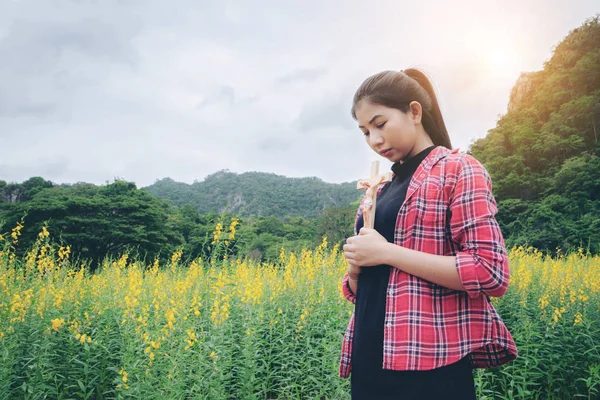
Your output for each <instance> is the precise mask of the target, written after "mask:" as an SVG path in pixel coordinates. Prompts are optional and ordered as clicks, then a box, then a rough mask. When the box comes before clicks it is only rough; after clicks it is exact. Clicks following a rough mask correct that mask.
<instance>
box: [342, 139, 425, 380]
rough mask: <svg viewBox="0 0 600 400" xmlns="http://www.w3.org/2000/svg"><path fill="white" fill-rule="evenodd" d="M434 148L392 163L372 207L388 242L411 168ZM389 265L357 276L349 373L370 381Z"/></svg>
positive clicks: (378, 364)
mask: <svg viewBox="0 0 600 400" xmlns="http://www.w3.org/2000/svg"><path fill="white" fill-rule="evenodd" d="M434 148H435V146H431V147H428V148H426V149H425V150H423V151H421V152H420V153H419V154H417V155H415V156H413V157H411V158H410V159H408V160H406V161H405V162H404V163H402V164H401V163H394V165H392V171H394V174H395V176H394V179H392V181H391V182H390V183H389V184H387V185H386V186H385V187H384V188H383V189H382V191H381V193H380V194H379V195H378V196H377V206H376V210H375V230H376V231H377V232H379V233H380V234H381V235H382V236H383V237H384V238H386V239H387V241H388V242H391V243H393V242H394V232H395V229H396V218H397V216H398V211H399V210H400V207H401V206H402V203H404V200H405V198H406V192H407V190H408V186H409V184H410V181H411V178H412V176H413V175H414V173H415V171H416V170H417V168H418V167H419V165H420V164H421V162H422V161H423V159H425V157H427V155H428V154H429V153H430V152H431V151H432V150H433V149H434ZM363 225H364V221H363V217H362V215H361V216H360V217H359V219H358V221H357V225H356V229H357V232H358V231H360V229H361V228H362V227H363ZM391 268H392V267H391V266H389V265H379V266H374V267H364V268H362V269H361V273H360V275H359V276H358V289H357V293H356V304H355V315H354V318H355V323H354V341H353V345H352V377H353V384H354V382H356V378H360V380H361V381H362V380H364V379H366V380H369V381H371V382H374V381H377V380H379V379H381V378H382V374H386V373H387V372H394V371H383V369H382V364H383V329H384V327H383V325H384V319H385V304H386V291H387V286H388V280H389V274H390V269H391Z"/></svg>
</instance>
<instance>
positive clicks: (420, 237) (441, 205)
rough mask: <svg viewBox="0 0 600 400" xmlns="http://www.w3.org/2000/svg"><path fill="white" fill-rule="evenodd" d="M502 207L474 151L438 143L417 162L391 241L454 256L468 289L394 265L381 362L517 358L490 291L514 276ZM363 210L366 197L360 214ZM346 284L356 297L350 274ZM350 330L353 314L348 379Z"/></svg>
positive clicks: (389, 365) (488, 362)
mask: <svg viewBox="0 0 600 400" xmlns="http://www.w3.org/2000/svg"><path fill="white" fill-rule="evenodd" d="M384 185H385V184H382V185H380V187H379V188H378V192H377V194H379V193H380V192H381V189H382V188H383V187H384ZM497 211H498V210H497V207H496V202H495V199H494V197H493V195H492V182H491V179H490V177H489V175H488V172H487V171H486V169H485V167H484V166H483V165H482V164H481V163H479V161H477V160H476V159H475V158H474V157H472V156H471V155H468V154H463V153H459V152H458V149H454V150H449V149H447V148H445V147H443V146H437V147H436V148H435V149H433V150H432V151H431V153H429V154H428V155H427V157H426V158H425V159H424V160H423V161H422V163H421V164H420V165H419V167H418V169H417V170H416V172H415V174H414V176H413V178H412V180H411V182H410V185H409V187H408V192H407V193H406V200H405V202H404V204H403V205H402V207H400V210H399V212H398V218H397V219H396V233H395V236H394V243H395V244H397V245H399V246H403V247H407V248H409V249H413V250H418V251H422V252H426V253H431V254H438V255H446V256H450V255H453V256H456V268H457V269H458V274H459V276H460V279H461V281H462V284H463V286H464V287H465V289H466V292H463V291H457V290H452V289H448V288H445V287H443V286H440V285H437V284H435V283H432V282H429V281H427V280H424V279H421V278H418V277H416V276H414V275H410V274H407V273H405V272H403V271H401V270H399V269H397V268H392V270H391V273H390V279H389V283H388V288H387V295H386V312H385V322H384V323H385V327H384V339H383V368H384V369H391V370H429V369H433V368H438V367H441V366H444V365H448V364H451V363H453V362H456V361H458V360H460V359H461V358H463V357H465V356H467V355H470V358H471V363H472V366H473V367H474V368H489V367H495V366H499V365H502V364H505V363H507V362H509V361H511V360H513V359H515V358H516V357H517V348H516V346H515V343H514V341H513V338H512V336H511V334H510V332H509V331H508V329H507V328H506V326H505V325H504V322H503V321H502V319H501V318H500V316H499V315H498V313H497V312H496V310H495V309H494V306H493V305H492V304H491V302H490V296H493V297H500V296H502V295H503V294H504V293H505V292H506V289H507V287H508V282H509V267H508V257H507V254H506V249H505V246H504V239H503V237H502V233H501V232H500V227H499V226H498V224H497V222H496V219H495V214H496V213H497ZM361 213H362V204H361V206H360V207H359V208H358V212H357V214H356V218H357V220H358V217H359V216H360V215H361ZM356 233H357V232H356V223H355V232H354V234H355V235H356ZM342 290H343V293H344V296H345V297H346V298H347V299H348V300H350V301H351V302H352V303H355V302H356V298H355V296H354V294H353V293H352V291H351V290H350V287H349V286H348V275H347V274H346V275H345V276H344V278H343V280H342ZM353 334H354V313H352V316H351V318H350V323H349V325H348V329H347V330H346V334H345V335H344V339H343V343H342V357H341V362H340V376H341V377H343V378H346V377H348V376H349V374H350V372H351V355H352V338H353Z"/></svg>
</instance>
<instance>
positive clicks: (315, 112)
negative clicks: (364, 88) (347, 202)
mask: <svg viewBox="0 0 600 400" xmlns="http://www.w3.org/2000/svg"><path fill="white" fill-rule="evenodd" d="M596 8H597V7H596V5H595V2H593V1H579V2H576V3H570V4H567V3H565V2H559V1H557V0H553V1H551V2H548V1H543V2H542V0H531V1H526V2H523V1H516V0H510V1H505V2H502V4H501V7H500V6H493V5H489V4H488V3H485V4H484V3H481V2H476V1H474V0H463V1H461V2H454V3H452V6H451V7H450V6H441V3H439V2H437V1H433V0H430V1H423V2H420V3H414V2H410V3H409V2H398V1H391V0H388V1H375V2H371V3H369V2H360V1H355V0H352V1H341V0H336V1H329V2H322V3H321V2H317V1H308V2H307V1H290V2H279V1H268V2H265V1H263V2H243V1H241V0H237V1H233V0H229V1H216V0H214V1H208V0H206V1H201V2H197V1H191V0H189V1H180V2H176V3H168V2H161V1H158V0H156V1H130V2H122V1H117V0H106V1H102V2H91V1H90V2H86V1H80V2H75V1H67V0H59V1H55V2H35V1H33V0H30V1H8V2H3V3H2V4H1V5H0V59H1V60H2V63H0V140H1V143H2V148H1V149H0V151H1V155H2V158H1V159H2V162H1V163H0V179H4V180H9V181H23V180H25V179H28V178H29V177H31V176H34V175H39V176H42V177H44V178H46V179H50V180H53V181H55V182H76V181H87V182H93V183H97V184H102V183H104V182H106V181H111V180H112V179H113V178H115V177H121V178H124V179H127V180H131V181H135V182H136V183H137V184H138V186H145V185H149V184H151V183H152V182H154V181H155V180H156V179H160V178H163V177H166V176H169V177H171V178H173V179H175V180H178V181H185V182H188V183H191V182H193V181H194V180H202V179H203V178H204V177H205V176H206V175H208V174H211V173H213V172H215V171H216V170H219V169H230V170H231V171H234V172H238V173H242V172H245V171H265V172H274V173H278V174H284V175H288V176H317V177H320V178H322V179H324V180H326V181H330V182H343V181H351V180H355V179H357V178H361V177H363V175H366V174H367V173H368V171H369V165H370V161H371V160H372V159H379V160H382V159H381V158H380V157H378V156H377V155H376V154H374V153H372V152H371V150H370V149H368V147H367V146H366V144H365V143H364V139H363V137H362V135H361V133H360V131H359V130H358V129H357V128H356V123H355V122H354V121H353V120H352V118H351V116H350V112H349V108H350V106H351V101H352V95H353V93H354V90H355V89H356V88H357V87H358V85H360V83H361V82H362V80H363V79H365V78H366V77H367V76H369V75H371V74H373V73H376V72H379V71H381V70H383V69H397V70H398V69H403V68H407V67H410V66H422V67H425V69H427V70H428V71H429V72H430V73H431V74H432V76H433V78H434V81H435V83H436V85H437V88H438V91H439V95H440V102H441V104H442V110H443V112H444V114H445V118H446V120H447V125H448V128H449V131H450V136H451V138H452V142H453V144H454V146H455V147H460V148H461V149H463V150H466V148H467V147H468V145H469V143H470V141H471V140H472V139H473V138H475V137H482V136H484V135H485V133H486V131H487V130H488V129H490V128H492V127H494V125H495V121H496V116H497V115H498V114H501V113H503V112H505V110H506V103H507V101H508V94H509V91H510V88H511V87H512V85H513V83H514V81H515V79H516V78H517V76H518V71H519V70H521V69H522V70H536V69H540V68H541V67H542V63H543V61H545V60H546V59H547V58H548V57H549V56H550V52H551V48H552V46H553V45H555V44H557V43H558V42H559V41H560V40H561V39H562V38H563V37H564V36H565V35H566V34H567V33H568V31H569V30H571V29H574V28H575V27H577V26H578V25H579V24H581V23H582V22H583V21H584V20H585V19H586V18H588V17H591V16H592V15H593V14H594V13H595V12H597V10H596ZM532 18H534V19H536V20H538V21H539V20H543V21H544V23H543V24H536V23H534V21H532ZM495 48H502V49H508V52H509V53H510V54H513V55H514V57H515V60H514V63H513V64H514V65H515V68H516V69H515V70H514V71H512V70H511V71H503V70H495V71H492V70H491V69H490V68H489V65H488V66H486V64H485V63H486V62H487V61H486V60H488V59H489V57H488V55H489V53H490V51H493V50H494V49H495ZM504 51H505V52H506V50H504ZM382 161H383V160H382ZM387 166H389V164H386V162H385V161H383V163H382V168H384V167H387Z"/></svg>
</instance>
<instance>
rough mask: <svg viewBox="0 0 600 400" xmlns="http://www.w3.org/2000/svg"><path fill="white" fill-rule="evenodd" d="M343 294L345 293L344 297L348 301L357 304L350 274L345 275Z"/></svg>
mask: <svg viewBox="0 0 600 400" xmlns="http://www.w3.org/2000/svg"><path fill="white" fill-rule="evenodd" d="M342 293H344V297H345V298H346V299H348V301H350V302H352V303H353V304H356V295H355V294H354V293H352V289H350V282H349V279H348V274H346V275H344V279H342Z"/></svg>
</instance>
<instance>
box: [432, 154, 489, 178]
mask: <svg viewBox="0 0 600 400" xmlns="http://www.w3.org/2000/svg"><path fill="white" fill-rule="evenodd" d="M441 161H442V162H443V163H444V164H445V166H446V168H445V169H446V172H447V173H448V172H449V173H452V172H454V173H457V174H460V173H464V172H469V171H481V170H485V167H484V166H483V164H482V163H481V162H480V161H479V160H478V159H476V158H475V157H474V156H473V155H471V154H469V153H465V152H461V150H460V149H459V148H455V149H453V150H449V149H445V157H443V158H442V160H441Z"/></svg>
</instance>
